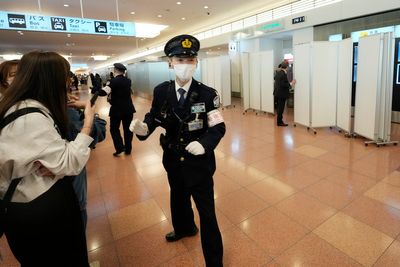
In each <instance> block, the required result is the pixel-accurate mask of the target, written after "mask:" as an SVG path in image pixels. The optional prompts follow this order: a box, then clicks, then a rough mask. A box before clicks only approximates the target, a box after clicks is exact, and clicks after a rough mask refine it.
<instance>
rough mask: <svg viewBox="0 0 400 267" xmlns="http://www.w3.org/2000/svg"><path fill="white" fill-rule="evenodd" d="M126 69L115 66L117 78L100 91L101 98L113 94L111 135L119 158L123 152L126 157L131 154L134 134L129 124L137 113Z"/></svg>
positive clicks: (110, 114) (118, 65) (115, 153)
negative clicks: (120, 129)
mask: <svg viewBox="0 0 400 267" xmlns="http://www.w3.org/2000/svg"><path fill="white" fill-rule="evenodd" d="M125 71H126V67H125V66H124V65H122V64H121V63H115V64H114V74H115V78H113V79H111V80H110V81H108V82H107V84H106V86H105V87H103V89H102V90H100V94H99V95H101V96H105V95H108V94H111V100H110V101H109V102H110V104H111V107H110V113H109V116H110V133H111V137H112V139H113V143H114V148H115V152H114V153H113V155H114V156H118V155H119V154H121V153H122V152H125V154H126V155H129V154H131V151H132V138H133V134H132V132H131V131H130V130H129V124H130V123H131V121H132V119H133V113H135V112H136V110H135V107H134V105H133V102H132V98H131V80H130V79H128V78H126V77H125V76H124V74H125ZM121 122H122V127H123V129H124V139H123V140H122V136H121V133H120V131H119V127H120V125H121Z"/></svg>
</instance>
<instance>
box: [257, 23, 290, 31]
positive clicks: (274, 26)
mask: <svg viewBox="0 0 400 267" xmlns="http://www.w3.org/2000/svg"><path fill="white" fill-rule="evenodd" d="M283 28H284V27H283V21H275V22H271V23H267V24H264V25H261V26H259V27H257V30H258V31H263V32H271V31H277V30H281V29H283Z"/></svg>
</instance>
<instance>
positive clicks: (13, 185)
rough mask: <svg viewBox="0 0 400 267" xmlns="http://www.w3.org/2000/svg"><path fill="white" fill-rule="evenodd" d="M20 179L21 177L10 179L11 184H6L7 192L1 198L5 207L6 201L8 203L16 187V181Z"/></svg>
mask: <svg viewBox="0 0 400 267" xmlns="http://www.w3.org/2000/svg"><path fill="white" fill-rule="evenodd" d="M21 180H22V177H19V178H15V179H12V180H11V184H10V185H9V186H8V189H7V192H6V194H5V195H4V198H3V204H4V206H5V207H6V208H7V206H8V203H10V201H11V198H12V196H13V195H14V191H15V189H16V188H17V185H18V183H19V182H20V181H21Z"/></svg>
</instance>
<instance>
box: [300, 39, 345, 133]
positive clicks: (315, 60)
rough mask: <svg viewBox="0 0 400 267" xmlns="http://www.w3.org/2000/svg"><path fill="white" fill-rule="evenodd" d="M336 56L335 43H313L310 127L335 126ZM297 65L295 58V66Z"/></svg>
mask: <svg viewBox="0 0 400 267" xmlns="http://www.w3.org/2000/svg"><path fill="white" fill-rule="evenodd" d="M337 54H338V49H337V44H336V43H335V42H315V43H313V44H312V56H311V58H312V63H311V66H312V73H311V126H312V127H328V126H335V125H336V88H337V67H338V65H337ZM297 64H298V63H297V58H296V63H295V66H296V65H297ZM296 70H297V69H296ZM296 104H297V103H296Z"/></svg>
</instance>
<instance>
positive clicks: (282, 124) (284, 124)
mask: <svg viewBox="0 0 400 267" xmlns="http://www.w3.org/2000/svg"><path fill="white" fill-rule="evenodd" d="M276 125H277V126H283V127H286V126H288V124H287V123H284V122H280V123H277V124H276Z"/></svg>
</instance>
